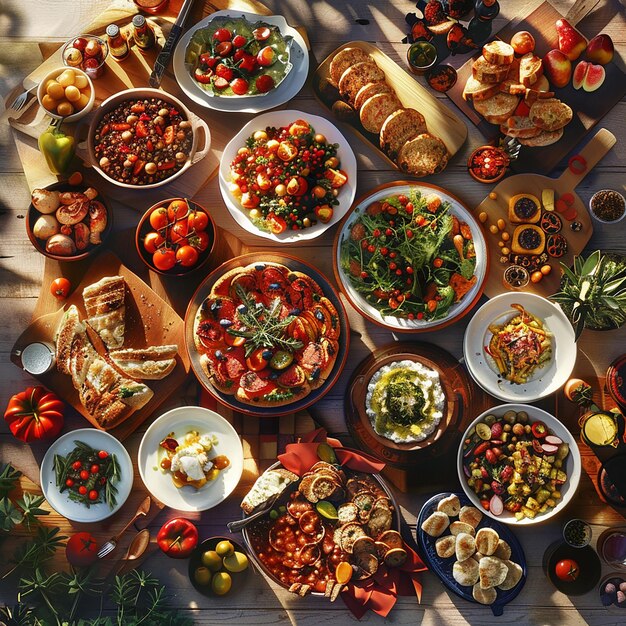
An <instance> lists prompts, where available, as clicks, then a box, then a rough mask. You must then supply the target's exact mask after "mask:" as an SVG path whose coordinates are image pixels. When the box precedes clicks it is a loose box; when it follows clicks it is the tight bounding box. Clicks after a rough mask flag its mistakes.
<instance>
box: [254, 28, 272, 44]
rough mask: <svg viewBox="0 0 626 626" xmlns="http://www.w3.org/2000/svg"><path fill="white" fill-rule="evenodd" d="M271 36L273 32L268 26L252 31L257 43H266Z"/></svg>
mask: <svg viewBox="0 0 626 626" xmlns="http://www.w3.org/2000/svg"><path fill="white" fill-rule="evenodd" d="M271 34H272V31H271V30H270V29H269V28H268V27H267V26H260V27H259V28H255V29H254V30H253V31H252V35H253V37H254V38H255V39H256V40H257V41H265V40H266V39H269V37H270V35H271Z"/></svg>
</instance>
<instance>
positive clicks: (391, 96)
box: [359, 93, 402, 134]
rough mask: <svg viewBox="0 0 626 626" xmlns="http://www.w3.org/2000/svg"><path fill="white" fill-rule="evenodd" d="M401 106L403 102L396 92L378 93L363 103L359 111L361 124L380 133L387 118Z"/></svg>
mask: <svg viewBox="0 0 626 626" xmlns="http://www.w3.org/2000/svg"><path fill="white" fill-rule="evenodd" d="M401 108H402V103H401V102H400V100H398V96H396V94H395V93H377V94H376V95H375V96H372V97H371V98H368V99H367V100H366V101H365V102H364V103H363V106H362V107H361V111H360V113H359V117H360V119H361V124H363V128H365V130H367V131H369V132H370V133H376V134H378V133H379V132H380V129H381V128H382V127H383V124H384V123H385V120H386V119H387V118H388V117H389V116H390V115H391V114H392V113H393V112H394V111H397V110H398V109H401Z"/></svg>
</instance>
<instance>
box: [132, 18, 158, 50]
mask: <svg viewBox="0 0 626 626" xmlns="http://www.w3.org/2000/svg"><path fill="white" fill-rule="evenodd" d="M133 37H134V39H135V45H136V46H137V48H139V51H140V52H146V51H147V50H149V49H150V48H152V46H154V44H155V42H156V37H155V36H154V31H153V30H152V27H151V26H150V24H148V22H147V21H146V18H145V17H144V16H143V15H135V17H133Z"/></svg>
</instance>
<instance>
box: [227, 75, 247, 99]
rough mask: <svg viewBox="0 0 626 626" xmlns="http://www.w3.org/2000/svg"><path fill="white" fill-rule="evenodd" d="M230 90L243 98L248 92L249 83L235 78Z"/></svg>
mask: <svg viewBox="0 0 626 626" xmlns="http://www.w3.org/2000/svg"><path fill="white" fill-rule="evenodd" d="M230 88H231V89H232V90H233V93H235V94H237V95H238V96H243V95H244V94H245V93H246V92H247V91H248V81H247V80H244V79H243V78H235V80H233V82H232V83H231V84H230Z"/></svg>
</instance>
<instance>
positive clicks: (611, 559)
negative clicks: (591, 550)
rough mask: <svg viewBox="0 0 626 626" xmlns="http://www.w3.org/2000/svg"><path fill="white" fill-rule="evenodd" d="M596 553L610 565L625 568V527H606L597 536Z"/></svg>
mask: <svg viewBox="0 0 626 626" xmlns="http://www.w3.org/2000/svg"><path fill="white" fill-rule="evenodd" d="M597 547H598V554H599V555H600V558H601V559H602V560H603V561H604V562H605V563H606V564H607V565H610V566H611V567H616V568H618V569H621V570H626V527H624V526H622V527H619V528H608V529H607V530H605V531H604V532H603V533H602V534H601V535H600V536H599V537H598V546H597Z"/></svg>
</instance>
